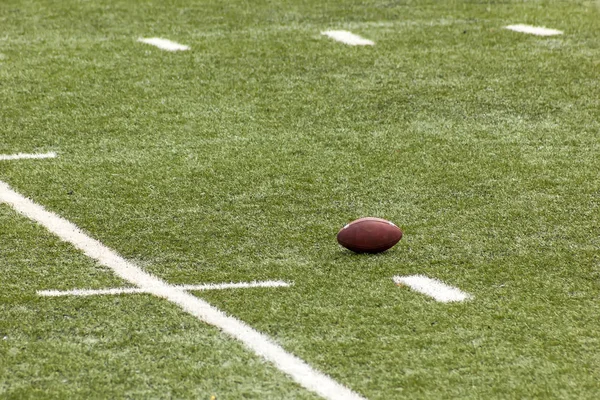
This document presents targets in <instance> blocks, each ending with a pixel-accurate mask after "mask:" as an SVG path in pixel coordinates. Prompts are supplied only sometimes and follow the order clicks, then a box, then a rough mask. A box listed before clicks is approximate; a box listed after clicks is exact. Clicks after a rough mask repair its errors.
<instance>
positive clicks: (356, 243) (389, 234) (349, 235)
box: [337, 217, 402, 253]
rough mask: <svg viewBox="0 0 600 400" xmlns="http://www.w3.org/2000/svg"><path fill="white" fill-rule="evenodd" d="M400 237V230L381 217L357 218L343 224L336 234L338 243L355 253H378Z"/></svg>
mask: <svg viewBox="0 0 600 400" xmlns="http://www.w3.org/2000/svg"><path fill="white" fill-rule="evenodd" d="M400 239H402V230H401V229H400V228H398V227H397V226H396V225H395V224H394V223H392V222H390V221H387V220H385V219H381V218H375V217H366V218H359V219H357V220H355V221H352V222H350V223H349V224H348V225H346V226H344V227H343V228H342V229H341V230H340V231H339V232H338V234H337V241H338V243H339V244H340V245H342V246H343V247H345V248H347V249H348V250H352V251H354V252H356V253H380V252H382V251H386V250H388V249H390V248H392V247H394V246H395V245H396V243H398V242H399V241H400Z"/></svg>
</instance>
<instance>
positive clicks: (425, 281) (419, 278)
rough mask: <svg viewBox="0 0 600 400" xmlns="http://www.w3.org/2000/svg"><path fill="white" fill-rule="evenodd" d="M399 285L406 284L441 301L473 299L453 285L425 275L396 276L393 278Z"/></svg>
mask: <svg viewBox="0 0 600 400" xmlns="http://www.w3.org/2000/svg"><path fill="white" fill-rule="evenodd" d="M392 279H393V280H394V282H396V284H397V285H406V286H409V287H410V288H411V289H413V290H416V291H417V292H420V293H423V294H425V295H427V296H429V297H433V298H434V299H436V300H437V301H439V302H441V303H450V302H453V301H464V300H467V299H471V298H472V296H471V295H469V294H467V293H465V292H463V291H461V290H460V289H457V288H455V287H452V286H448V285H446V284H445V283H442V282H440V281H438V280H437V279H432V278H428V277H426V276H423V275H412V276H394V277H393V278H392Z"/></svg>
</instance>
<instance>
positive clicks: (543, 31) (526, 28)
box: [504, 24, 563, 36]
mask: <svg viewBox="0 0 600 400" xmlns="http://www.w3.org/2000/svg"><path fill="white" fill-rule="evenodd" d="M504 28H505V29H509V30H511V31H515V32H522V33H530V34H532V35H538V36H554V35H562V34H563V32H562V31H559V30H556V29H548V28H544V27H541V26H531V25H523V24H517V25H508V26H505V27H504Z"/></svg>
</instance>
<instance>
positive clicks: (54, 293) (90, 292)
mask: <svg viewBox="0 0 600 400" xmlns="http://www.w3.org/2000/svg"><path fill="white" fill-rule="evenodd" d="M288 286H291V285H290V284H289V283H287V282H284V281H263V282H256V281H254V282H237V283H234V282H231V283H219V284H215V283H208V284H205V285H177V286H175V287H176V288H178V289H181V290H222V289H245V288H257V287H267V288H272V287H288ZM127 293H149V292H148V291H147V290H146V289H143V288H112V289H75V290H38V292H37V294H38V295H40V296H47V297H58V296H95V295H100V294H127Z"/></svg>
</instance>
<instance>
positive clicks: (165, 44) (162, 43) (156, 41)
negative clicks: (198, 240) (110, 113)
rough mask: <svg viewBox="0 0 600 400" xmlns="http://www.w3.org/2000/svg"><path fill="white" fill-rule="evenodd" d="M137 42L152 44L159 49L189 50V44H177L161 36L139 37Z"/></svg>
mask: <svg viewBox="0 0 600 400" xmlns="http://www.w3.org/2000/svg"><path fill="white" fill-rule="evenodd" d="M138 42H142V43H146V44H150V45H152V46H156V47H158V48H159V49H162V50H167V51H185V50H189V49H190V46H186V45H184V44H179V43H177V42H173V41H171V40H169V39H163V38H157V37H154V38H139V39H138Z"/></svg>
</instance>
